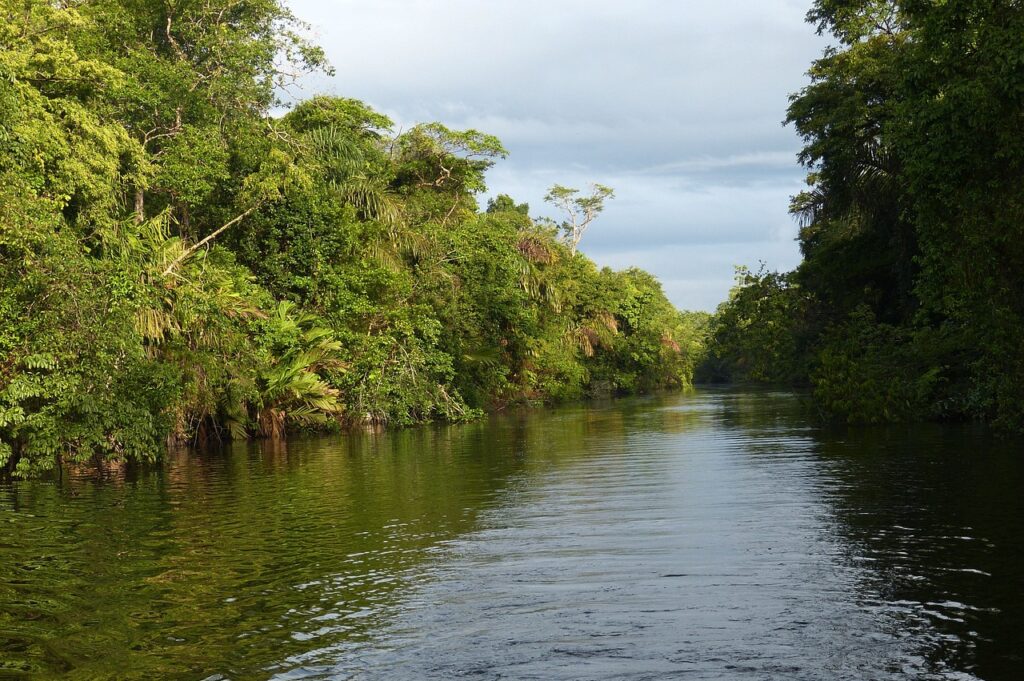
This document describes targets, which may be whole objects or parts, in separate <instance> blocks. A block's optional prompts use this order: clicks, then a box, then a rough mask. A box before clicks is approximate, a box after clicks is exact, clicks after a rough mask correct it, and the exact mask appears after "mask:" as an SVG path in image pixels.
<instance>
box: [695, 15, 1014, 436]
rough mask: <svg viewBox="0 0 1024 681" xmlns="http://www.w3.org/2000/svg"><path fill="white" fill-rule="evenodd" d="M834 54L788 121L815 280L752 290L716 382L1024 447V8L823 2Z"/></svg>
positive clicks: (741, 291)
mask: <svg viewBox="0 0 1024 681" xmlns="http://www.w3.org/2000/svg"><path fill="white" fill-rule="evenodd" d="M809 19H810V21H812V22H814V23H815V24H817V26H818V28H819V30H820V31H821V32H823V33H827V34H830V35H831V36H832V37H833V38H834V39H835V40H836V41H838V47H836V48H835V49H829V50H827V51H826V53H825V55H824V56H823V57H822V58H821V59H819V60H817V61H816V62H814V64H813V65H812V67H811V70H810V75H811V84H810V85H808V86H807V87H806V88H804V89H803V90H802V91H800V92H799V93H797V94H796V95H794V96H793V97H792V99H791V104H790V108H789V115H788V121H789V122H790V123H792V124H793V125H794V126H795V127H796V129H797V131H799V133H800V134H801V135H802V137H803V139H804V142H805V145H804V149H803V152H802V155H801V160H802V162H803V163H804V164H805V165H806V166H807V168H808V170H809V174H808V176H807V183H808V189H807V190H806V191H805V192H803V193H801V194H799V195H798V196H796V197H795V198H794V200H793V204H792V211H793V213H794V214H796V215H797V216H798V217H799V219H800V222H801V226H802V228H801V230H800V245H801V248H802V251H803V256H804V257H803V262H802V263H801V265H800V266H799V267H798V268H797V269H796V271H794V272H790V273H786V274H779V273H774V272H764V271H762V272H759V273H753V272H750V271H746V270H741V271H740V274H739V277H738V284H737V287H736V288H735V289H734V290H733V291H732V294H731V296H730V298H729V300H728V301H727V302H726V303H724V304H723V305H722V306H721V308H720V309H719V311H718V314H717V316H716V317H715V320H714V322H713V324H712V330H711V335H712V340H711V348H710V357H709V360H708V362H707V363H706V364H705V365H704V366H703V367H702V369H701V374H702V375H703V377H704V378H707V379H714V378H720V379H721V378H732V379H738V380H755V381H766V382H781V383H791V384H792V383H796V384H805V385H809V386H810V387H811V388H812V390H813V394H814V397H815V401H816V403H817V404H818V405H820V407H821V409H822V410H823V411H824V412H825V413H826V414H829V415H832V416H837V417H839V418H841V419H845V420H848V421H851V422H880V421H894V420H909V419H923V418H931V419H979V420H985V421H989V422H993V423H995V424H996V425H998V426H1000V427H1004V428H1008V429H1012V430H1017V431H1020V430H1022V429H1024V5H1022V4H1021V3H1020V2H1007V1H999V0H991V1H984V0H949V1H947V2H918V1H914V2H911V1H909V0H908V1H905V2H878V1H875V0H872V1H870V2H869V1H866V0H854V1H847V0H842V1H839V0H819V1H818V2H816V3H815V4H814V6H813V9H812V10H811V12H810V14H809Z"/></svg>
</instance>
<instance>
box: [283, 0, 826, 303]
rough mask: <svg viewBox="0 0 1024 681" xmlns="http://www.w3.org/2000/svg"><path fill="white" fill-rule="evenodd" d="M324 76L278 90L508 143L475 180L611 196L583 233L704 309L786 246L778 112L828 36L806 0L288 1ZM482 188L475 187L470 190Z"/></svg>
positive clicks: (532, 199)
mask: <svg viewBox="0 0 1024 681" xmlns="http://www.w3.org/2000/svg"><path fill="white" fill-rule="evenodd" d="M289 6H290V7H291V9H292V11H293V12H294V13H295V14H296V15H297V16H298V17H299V18H300V19H302V20H303V21H305V22H307V23H308V24H309V25H310V31H309V33H310V37H311V38H312V39H313V40H314V41H315V42H317V43H318V44H320V45H321V46H322V47H323V48H324V49H325V51H326V53H327V56H328V59H329V60H330V62H331V64H332V66H333V67H334V69H335V75H334V76H333V77H327V76H325V75H313V76H308V77H306V78H304V79H303V80H302V81H301V83H300V89H299V90H297V91H293V92H291V93H290V94H291V96H293V97H297V98H306V97H308V96H312V95H314V94H333V95H339V96H344V97H353V98H356V99H360V100H363V101H365V102H367V103H368V104H370V105H371V106H373V107H374V108H375V109H377V110H379V111H381V112H383V113H385V114H387V115H388V116H390V117H391V118H392V119H393V120H394V121H395V122H396V123H397V124H398V125H399V126H402V127H404V128H408V127H410V126H411V125H414V124H416V123H422V122H430V121H440V122H442V123H444V124H445V125H447V126H449V127H451V128H457V129H465V128H475V129H477V130H480V131H482V132H486V133H490V134H493V135H497V136H498V137H499V138H500V139H501V141H502V143H503V144H504V146H505V147H506V148H507V149H508V151H509V157H508V158H507V159H506V160H503V161H499V162H498V163H497V165H496V166H495V167H494V168H493V169H492V170H491V171H490V172H489V173H488V177H487V180H488V186H489V195H495V194H498V193H506V194H510V195H511V196H512V197H513V198H515V199H516V201H517V202H524V201H525V202H528V203H529V204H530V213H531V215H534V216H547V217H552V218H558V213H557V211H556V209H554V208H553V207H552V206H550V205H548V204H545V203H544V201H543V197H544V195H545V193H546V191H547V189H548V187H550V186H551V185H552V184H555V183H558V184H562V185H567V186H570V187H579V188H581V189H586V188H587V186H588V185H589V184H590V183H592V182H599V183H601V184H606V185H609V186H611V187H613V188H614V189H615V194H616V198H615V199H614V200H612V201H610V202H609V203H608V204H607V206H606V209H605V211H604V213H602V214H601V215H600V216H599V217H598V219H597V220H595V221H594V223H593V224H592V225H591V227H590V229H589V230H588V231H587V233H586V235H585V236H584V238H583V241H582V243H581V245H580V248H581V250H582V251H584V252H585V253H586V254H587V255H589V256H590V257H591V258H593V259H594V260H595V261H596V262H597V263H598V264H600V265H608V266H610V267H613V268H615V269H621V268H625V267H630V266H637V267H641V268H643V269H646V270H648V271H650V272H652V273H654V274H655V275H657V276H658V278H659V279H660V280H661V282H662V284H663V285H664V288H665V292H666V293H667V294H668V296H669V298H670V299H671V300H672V302H673V303H674V304H675V305H676V306H677V307H679V308H681V309H690V310H708V311H713V310H714V309H715V307H716V306H717V305H718V303H720V302H721V301H723V300H724V299H725V298H726V296H727V294H728V291H729V288H730V286H731V285H732V281H733V272H734V267H735V266H736V265H746V266H748V267H751V268H752V269H757V267H758V266H759V264H760V263H761V262H764V263H765V264H766V265H767V267H769V268H771V269H780V270H788V269H792V268H793V267H794V266H796V264H797V263H798V262H799V260H800V253H799V248H798V246H797V244H796V242H795V237H796V232H797V227H796V224H795V222H794V220H793V218H792V217H791V216H790V215H789V214H788V205H789V199H790V196H792V195H793V194H795V193H796V192H798V191H800V190H801V188H802V187H803V186H804V184H803V179H804V176H805V171H804V170H803V169H802V168H801V167H800V166H799V164H798V163H797V161H796V154H797V152H798V150H799V149H800V140H799V138H798V137H797V135H796V133H795V132H794V131H793V129H792V127H784V126H783V125H782V121H783V119H784V118H785V111H786V106H787V102H788V96H789V94H790V93H793V92H795V91H797V90H799V89H800V88H801V87H802V86H803V85H805V84H806V83H807V76H806V71H807V69H808V67H809V66H810V64H811V61H812V60H813V59H815V58H816V57H818V56H820V54H821V52H822V50H823V49H824V47H825V41H824V39H823V38H821V37H819V36H817V35H815V32H814V27H813V26H811V25H809V24H807V23H805V22H804V15H805V14H806V12H807V9H808V6H809V0H742V1H741V0H630V2H624V1H623V0H587V1H584V0H546V1H541V0H291V1H290V2H289ZM482 199H483V200H482V203H483V202H484V201H485V200H486V197H482Z"/></svg>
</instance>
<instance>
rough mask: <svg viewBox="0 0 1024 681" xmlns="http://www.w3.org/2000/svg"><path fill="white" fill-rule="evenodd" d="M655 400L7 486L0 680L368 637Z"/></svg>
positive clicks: (224, 658)
mask: <svg viewBox="0 0 1024 681" xmlns="http://www.w3.org/2000/svg"><path fill="white" fill-rule="evenodd" d="M657 403H658V401H657V400H638V401H633V402H625V403H618V404H615V405H608V406H607V407H605V408H600V407H597V408H571V409H564V410H559V411H556V412H553V413H544V412H529V413H523V414H519V415H513V416H507V417H502V418H495V419H491V420H489V421H485V422H481V423H475V424H469V425H466V426H459V427H437V428H419V429H411V430H405V431H398V432H392V433H386V434H380V435H353V436H348V437H343V438H334V439H316V440H309V441H293V442H290V443H288V444H287V446H283V445H281V446H276V447H275V446H271V445H268V444H245V445H238V446H235V447H232V448H230V449H229V450H227V451H224V452H221V453H216V454H208V455H203V456H200V455H196V454H194V453H187V452H182V453H178V454H176V455H172V456H171V457H169V459H168V460H167V461H166V463H165V464H164V465H163V466H162V467H161V468H159V469H157V470H150V471H128V472H124V471H118V472H114V473H110V474H108V475H106V476H102V477H97V476H96V475H95V474H91V475H78V476H73V475H66V476H65V477H64V478H63V479H62V480H59V481H50V482H40V481H34V482H16V483H10V484H6V485H3V486H0V559H2V560H0V603H3V608H2V609H0V677H2V676H5V675H6V676H12V677H19V676H33V675H35V676H39V677H48V676H52V675H58V674H59V675H62V676H63V675H66V678H70V679H93V678H121V679H128V678H139V679H142V678H149V679H152V678H202V677H203V676H204V675H211V674H214V673H219V674H223V675H225V676H226V677H229V678H232V679H241V678H261V677H266V676H267V675H268V673H269V672H272V671H273V669H274V665H275V664H276V663H279V662H281V661H282V660H284V659H285V658H286V657H287V656H289V655H291V654H298V653H301V652H303V651H306V650H309V649H310V648H311V647H313V645H314V644H315V645H316V646H317V647H321V648H322V647H325V646H328V645H333V646H345V645H350V644H351V645H356V644H358V643H359V642H361V641H366V640H369V639H370V637H372V636H373V632H374V631H376V630H378V629H379V628H380V626H382V624H383V623H384V620H386V619H387V617H388V614H389V611H388V605H389V603H392V602H393V601H394V600H395V599H396V598H397V597H398V596H399V595H400V594H401V593H402V591H403V589H406V588H408V586H410V585H411V584H413V583H415V582H417V580H421V579H426V578H428V575H427V574H426V573H425V572H424V570H423V569H422V567H423V566H424V565H425V564H426V563H428V562H429V561H430V560H432V559H433V558H436V557H438V556H440V555H443V552H444V550H445V547H444V544H445V542H446V540H450V539H453V538H455V537H458V536H459V535H460V534H462V533H464V532H466V531H468V530H471V529H472V528H473V527H474V523H475V521H476V519H477V516H478V514H479V513H480V512H481V511H482V510H484V509H487V508H490V507H492V506H494V505H495V504H497V503H501V502H502V501H503V500H504V499H506V498H507V497H508V495H514V494H515V492H516V489H517V487H518V486H522V485H528V484H529V482H530V480H531V479H532V477H533V476H536V475H540V474H543V473H544V471H545V470H549V469H551V468H552V467H558V466H563V465H567V464H569V463H571V462H572V461H573V460H575V459H578V458H580V457H582V456H585V452H586V451H587V450H588V448H590V447H592V445H593V443H595V442H598V443H601V442H603V443H611V445H612V446H622V443H623V442H624V437H625V434H626V432H627V431H628V430H629V429H630V427H631V426H630V423H631V420H632V421H635V420H636V419H638V418H644V419H648V420H650V419H656V421H657V422H656V423H645V426H646V427H654V428H656V429H660V430H665V431H672V430H677V429H680V428H684V427H686V424H688V423H693V422H694V421H695V419H696V418H697V416H696V415H694V414H688V413H686V412H673V411H661V410H654V409H652V406H654V405H656V404H657Z"/></svg>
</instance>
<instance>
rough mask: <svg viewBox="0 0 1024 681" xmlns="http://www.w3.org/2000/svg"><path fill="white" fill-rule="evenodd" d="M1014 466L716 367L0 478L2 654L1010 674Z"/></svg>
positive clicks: (518, 670) (1016, 592) (95, 672)
mask: <svg viewBox="0 0 1024 681" xmlns="http://www.w3.org/2000/svg"><path fill="white" fill-rule="evenodd" d="M1022 489H1024V459H1022V457H1021V456H1020V452H1019V450H1018V447H1017V446H1016V443H1013V442H1006V441H1002V442H1000V441H998V440H995V439H994V438H992V436H991V435H990V434H989V433H987V432H986V431H985V430H983V429H980V428H977V427H965V426H934V425H933V426H914V427H899V428H865V429H822V428H819V427H816V426H815V425H814V424H813V423H812V422H811V421H810V420H808V419H807V418H806V417H805V416H803V415H802V413H801V410H800V409H799V404H798V400H797V399H796V398H794V397H793V396H790V395H787V394H783V393H771V392H737V391H698V392H696V393H693V394H688V395H674V396H668V397H657V398H644V399H635V400H627V401H621V402H613V403H608V404H603V405H592V406H590V407H572V408H567V409H559V410H554V411H533V412H528V413H521V414H515V415H508V416H501V417H495V418H492V419H489V420H487V421H484V422H480V423H474V424H469V425H465V426H458V427H436V428H420V429H411V430H405V431H398V432H392V433H386V434H382V435H358V436H346V437H334V438H322V439H311V440H298V441H292V442H289V443H288V444H287V446H276V447H275V446H270V445H268V444H262V445H261V444H246V445H238V446H235V447H233V448H231V449H229V450H227V451H224V452H218V453H211V454H205V455H197V454H194V453H192V454H188V453H180V454H178V455H175V456H172V457H171V458H170V459H169V460H168V461H167V462H166V463H165V465H163V466H161V467H160V468H159V469H156V470H148V471H108V472H107V473H106V474H105V475H96V474H88V475H87V474H76V475H71V474H68V475H65V476H64V477H63V478H62V479H60V480H53V481H32V482H15V483H0V678H7V677H10V678H39V679H51V678H61V679H64V678H66V679H161V678H166V679H195V680H197V681H198V680H199V679H208V680H210V681H212V680H214V679H217V680H220V679H224V680H226V679H232V680H242V679H281V680H283V679H378V678H379V679H452V678H468V679H674V678H694V679H778V678H786V679H840V678H857V679H989V680H998V679H1018V678H1021V676H1020V675H1021V671H1020V670H1021V662H1022V659H1021V658H1022V654H1024V564H1022V561H1021V558H1022V556H1024V551H1022V550H1024V493H1022Z"/></svg>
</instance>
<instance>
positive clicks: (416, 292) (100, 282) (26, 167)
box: [0, 0, 706, 476]
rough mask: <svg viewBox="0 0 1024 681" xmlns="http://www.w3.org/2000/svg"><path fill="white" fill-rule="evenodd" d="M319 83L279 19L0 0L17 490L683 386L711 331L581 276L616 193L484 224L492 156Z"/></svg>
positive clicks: (106, 1) (2, 274)
mask: <svg viewBox="0 0 1024 681" xmlns="http://www.w3.org/2000/svg"><path fill="white" fill-rule="evenodd" d="M311 70H329V66H328V65H327V64H326V63H325V60H324V55H323V53H322V52H321V50H320V49H318V48H317V47H316V46H315V45H312V44H310V43H309V42H307V41H306V40H304V39H303V37H302V25H301V24H300V22H298V21H297V20H296V18H295V17H294V16H293V15H292V14H291V13H290V12H289V11H288V9H287V8H286V7H285V6H283V5H282V4H281V3H279V2H278V0H246V1H245V2H237V1H235V0H177V1H176V2H171V3H168V2H158V1H157V0H127V1H125V0H90V1H89V2H81V3H79V2H53V1H52V0H0V470H2V469H6V470H7V471H12V472H14V474H16V475H21V476H25V475H32V474H36V473H38V472H40V471H44V470H46V469H49V468H52V467H53V466H54V465H56V464H58V463H59V462H61V461H64V462H69V461H70V462H74V461H85V460H91V459H93V458H97V457H98V458H100V459H113V460H152V459H154V458H156V457H158V456H160V454H161V452H162V451H163V450H164V448H165V445H166V444H167V443H168V442H169V441H170V442H196V441H211V440H225V439H229V438H244V437H250V436H264V437H279V436H281V435H283V434H285V433H286V432H292V431H294V430H295V429H300V428H341V427H345V426H349V425H353V424H367V423H370V424H397V425H403V424H412V423H417V422H423V421H428V420H435V419H439V420H450V421H458V420H463V419H469V418H473V417H475V416H477V415H479V414H480V413H482V411H484V410H493V409H500V408H503V407H505V406H507V405H511V404H517V403H537V402H549V401H557V400H567V399H575V398H579V397H582V396H586V395H591V394H601V393H608V394H613V393H625V392H634V391H646V390H652V389H656V388H661V387H671V386H682V385H686V384H688V383H689V382H690V380H691V376H692V373H693V369H694V365H695V363H696V361H697V358H698V355H699V350H700V338H701V330H700V327H701V325H702V324H703V323H704V322H705V321H706V316H702V315H688V314H684V313H680V312H679V311H677V310H676V309H675V308H673V306H672V305H671V304H670V303H669V301H668V300H667V299H666V297H665V295H664V294H663V292H662V289H661V287H660V285H659V283H658V282H657V281H656V280H655V279H654V278H653V277H652V276H651V275H649V274H647V273H645V272H643V271H640V270H637V269H628V270H625V271H621V272H615V271H611V270H609V269H601V268H598V267H596V266H595V264H594V263H593V262H592V261H591V260H589V259H588V258H587V257H586V256H584V255H583V254H581V253H579V252H578V251H577V250H576V246H577V244H578V243H579V241H580V238H582V236H583V230H584V229H586V227H587V226H588V225H589V224H590V222H591V221H592V220H594V218H595V217H596V216H597V215H598V214H599V213H600V211H601V208H602V207H603V206H604V201H605V200H611V199H612V197H613V192H612V190H611V189H610V188H608V187H604V186H601V185H595V186H594V187H593V188H592V191H588V190H583V191H577V190H574V189H572V188H568V187H561V186H555V187H553V188H552V191H551V193H550V194H549V196H548V200H549V201H551V202H552V203H553V204H555V208H553V209H561V210H564V212H565V218H566V219H565V221H564V223H556V222H553V221H550V220H539V219H533V218H531V216H530V211H529V207H528V206H526V205H525V204H520V203H517V202H516V201H515V200H513V199H512V198H510V197H508V196H505V195H498V196H497V197H496V198H493V199H491V200H489V201H487V202H486V205H480V202H481V201H482V197H483V196H486V194H485V191H486V187H485V185H484V180H485V173H486V171H487V169H488V168H489V167H491V165H492V164H493V163H495V162H496V161H498V160H499V159H501V158H502V157H504V156H505V154H506V151H505V149H504V148H503V147H502V144H501V142H500V141H499V140H498V139H496V138H495V137H493V136H490V135H487V134H485V133H482V132H478V131H475V130H453V129H449V128H448V127H446V126H445V125H443V124H441V123H425V124H421V125H417V126H415V127H412V128H410V129H407V130H404V131H402V132H396V131H395V129H394V126H393V124H392V122H391V121H390V120H388V118H387V117H386V116H384V115H382V114H380V113H379V112H376V111H374V110H373V109H372V108H370V107H369V106H367V105H366V104H363V103H361V102H359V101H356V100H353V99H345V98H339V97H326V96H317V97H312V98H309V99H306V100H305V101H301V102H298V103H294V104H292V105H291V106H290V107H283V106H282V105H281V102H280V101H279V99H278V98H279V97H280V93H281V92H282V90H281V88H282V87H285V86H287V85H288V83H289V82H292V81H293V80H294V79H295V78H296V77H297V75H299V74H301V73H303V72H305V71H311ZM282 110H286V113H284V114H283V115H281V113H280V112H281V111H282ZM274 113H276V114H277V115H272V114H274Z"/></svg>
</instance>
